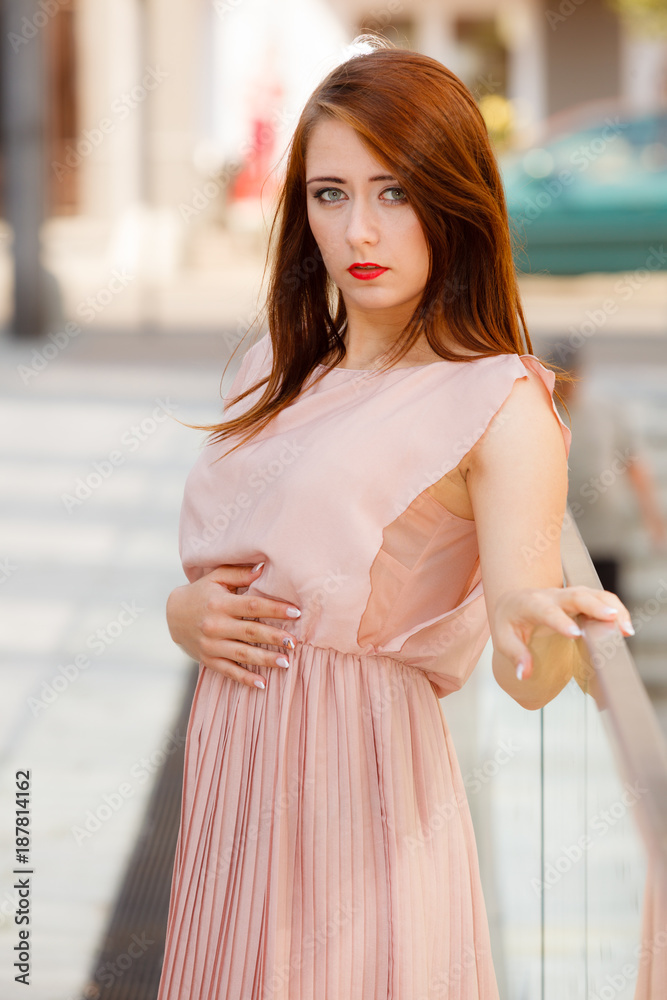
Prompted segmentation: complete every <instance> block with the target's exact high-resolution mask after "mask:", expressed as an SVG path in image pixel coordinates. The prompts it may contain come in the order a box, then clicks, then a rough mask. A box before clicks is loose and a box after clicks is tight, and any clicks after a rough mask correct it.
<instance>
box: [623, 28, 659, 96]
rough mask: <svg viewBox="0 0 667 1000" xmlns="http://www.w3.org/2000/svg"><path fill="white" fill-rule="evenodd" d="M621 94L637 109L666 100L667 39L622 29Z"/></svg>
mask: <svg viewBox="0 0 667 1000" xmlns="http://www.w3.org/2000/svg"><path fill="white" fill-rule="evenodd" d="M621 96H622V97H623V98H624V99H625V100H626V101H628V102H629V103H630V104H631V106H632V107H633V108H636V109H637V110H643V109H645V108H651V107H654V106H655V104H656V103H658V102H659V101H665V100H667V39H665V38H646V37H643V36H639V35H633V34H630V33H629V32H627V31H626V32H623V34H622V36H621Z"/></svg>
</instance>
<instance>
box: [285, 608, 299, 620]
mask: <svg viewBox="0 0 667 1000" xmlns="http://www.w3.org/2000/svg"><path fill="white" fill-rule="evenodd" d="M300 615H301V612H300V611H299V609H298V608H288V609H287V617H288V618H299V617H300Z"/></svg>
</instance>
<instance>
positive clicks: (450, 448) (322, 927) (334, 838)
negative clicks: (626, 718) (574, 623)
mask: <svg viewBox="0 0 667 1000" xmlns="http://www.w3.org/2000/svg"><path fill="white" fill-rule="evenodd" d="M270 366H271V343H270V338H269V336H268V334H266V335H265V336H264V337H263V338H262V339H261V340H260V341H259V342H258V343H257V344H255V345H254V346H253V347H252V348H251V349H250V350H249V351H248V352H247V353H246V355H245V357H244V359H243V363H242V365H241V368H240V370H239V373H238V374H237V377H236V379H235V381H234V384H233V385H232V388H231V391H230V395H234V394H236V393H237V392H238V391H239V390H240V388H241V387H242V386H243V387H247V386H248V385H250V384H252V383H254V382H255V381H256V379H257V377H258V376H260V375H263V374H266V373H267V372H268V371H269V370H270ZM527 368H530V369H531V370H532V371H534V372H537V373H538V375H539V376H540V378H541V379H542V381H543V383H544V385H545V388H546V390H547V393H548V395H545V402H547V403H548V401H549V400H550V401H551V402H550V405H551V407H552V408H553V412H554V414H555V415H556V417H557V419H558V421H559V425H560V427H561V429H562V433H563V438H564V442H565V447H566V452H569V445H570V431H569V429H568V428H567V426H566V425H565V424H564V423H563V421H562V420H561V418H560V416H559V414H558V411H557V410H556V407H555V404H554V402H553V396H552V392H553V385H554V375H553V373H552V372H550V371H549V370H548V369H546V368H544V367H543V366H542V365H541V363H540V362H539V361H538V360H537V358H535V357H534V356H533V355H517V354H503V355H499V356H496V357H491V358H476V359H473V360H471V361H466V362H449V361H442V362H435V363H432V364H429V365H426V366H422V367H419V368H403V369H400V368H397V369H393V370H391V371H388V372H384V373H381V374H377V373H374V372H357V371H353V370H345V369H333V370H331V371H329V372H328V373H327V374H326V375H325V376H324V378H323V379H322V380H321V381H320V382H319V383H318V384H317V385H312V381H313V378H314V377H315V374H319V373H320V371H321V368H318V369H317V370H316V373H314V374H313V375H312V376H311V377H310V378H309V379H308V382H307V383H306V386H305V387H304V389H303V390H302V392H301V394H300V395H299V397H298V399H297V400H296V401H295V402H294V403H293V404H292V405H291V406H289V407H288V408H287V409H286V410H284V411H283V412H282V413H280V414H279V416H278V417H277V418H275V419H274V421H273V422H272V423H271V424H270V425H269V427H267V428H265V429H264V430H263V431H262V432H261V433H260V434H259V436H258V437H257V438H255V439H253V440H252V441H251V442H249V443H247V444H245V445H244V446H243V447H241V448H240V449H239V450H238V451H236V452H234V454H232V455H229V456H228V457H226V458H222V459H221V460H220V461H219V462H218V463H217V464H216V463H215V462H214V459H215V458H217V457H218V456H219V455H221V454H223V453H224V452H225V451H226V450H228V449H229V448H230V447H231V446H232V444H233V443H235V439H234V440H232V439H228V440H227V441H225V442H223V443H222V444H218V445H206V446H205V447H204V448H203V450H202V452H201V454H200V456H199V458H198V459H197V461H196V464H195V466H194V468H193V469H192V471H191V473H190V475H189V477H188V479H187V483H186V487H185V496H184V501H183V508H182V514H181V527H180V553H181V558H182V562H183V567H184V569H185V572H186V575H187V577H188V580H189V581H191V582H192V581H194V580H196V579H197V578H198V577H200V576H201V575H202V574H204V573H206V572H208V571H209V570H211V569H212V568H213V567H216V566H218V565H221V564H224V563H243V564H250V565H254V564H255V563H258V562H260V561H262V560H264V561H265V566H264V569H263V571H262V573H261V574H260V575H259V577H258V578H257V581H256V582H255V583H253V584H252V585H251V586H250V588H248V591H247V592H252V593H256V594H259V595H262V596H265V597H271V598H276V599H279V600H285V601H288V602H291V603H293V604H294V605H295V606H296V607H298V608H300V609H301V612H302V614H301V617H300V618H298V619H296V620H291V619H280V620H278V619H266V621H267V622H269V623H270V624H273V625H278V626H280V627H281V628H284V629H286V630H288V631H289V632H291V634H292V635H293V637H294V640H295V643H296V649H295V650H294V652H291V653H288V654H287V655H288V658H289V659H290V666H289V668H288V669H285V668H281V667H257V668H253V669H256V670H257V671H258V672H260V673H261V674H262V675H263V676H264V678H265V682H266V690H265V691H262V690H260V689H258V688H255V687H252V686H245V685H241V684H239V683H238V682H236V681H234V680H231V679H229V678H227V677H224V676H223V675H221V674H220V673H218V672H215V671H212V670H210V669H207V668H205V667H203V666H201V667H200V674H199V680H198V684H197V689H196V692H195V695H194V700H193V705H192V710H191V715H190V721H189V725H188V733H187V744H186V753H185V772H184V783H183V803H182V810H181V826H180V832H179V838H178V845H177V849H176V858H175V862H174V874H173V883H172V890H171V901H170V908H169V919H168V927H167V938H166V950H165V959H164V966H163V971H162V978H161V984H160V990H159V994H158V1000H432V998H446V1000H497V998H498V988H497V985H496V978H495V974H494V969H493V964H492V960H491V950H490V942H489V929H488V922H487V915H486V909H485V904H484V898H483V895H482V889H481V884H480V876H479V867H478V858H477V851H476V845H475V837H474V833H473V827H472V823H471V818H470V812H469V809H468V803H467V800H466V795H465V789H464V785H463V780H462V776H461V772H460V769H459V765H458V761H457V758H456V753H455V751H454V746H453V743H452V739H451V736H450V732H449V728H448V726H447V722H446V720H445V717H444V715H443V712H442V708H441V704H440V702H439V700H438V699H439V698H442V697H444V696H445V695H447V694H448V693H450V692H451V691H455V690H456V689H458V688H460V687H461V686H462V685H463V684H464V683H465V681H466V679H467V678H468V677H469V676H470V673H471V672H472V670H473V668H474V666H475V664H476V662H477V660H478V658H479V655H480V653H481V652H482V649H483V647H484V646H485V644H486V642H487V639H488V638H489V626H488V620H487V617H486V609H485V603H484V595H483V591H482V581H481V575H480V566H479V556H478V549H477V541H476V534H475V523H474V521H472V520H469V519H466V518H463V517H459V516H456V515H454V514H452V513H450V512H449V511H448V510H446V509H445V508H444V507H443V506H442V505H441V504H440V503H438V502H437V501H436V500H435V498H434V497H432V496H431V495H430V494H429V493H427V492H426V488H427V487H428V486H429V485H431V484H432V483H435V482H436V481H437V480H439V479H440V478H442V476H443V475H444V474H445V473H446V472H448V471H449V470H451V469H453V468H454V467H455V466H456V465H458V463H459V461H460V460H461V458H462V457H463V456H464V455H465V454H466V453H467V452H468V451H469V450H470V448H471V447H472V446H473V444H474V443H475V441H476V440H477V439H478V438H479V437H480V436H481V434H482V433H483V432H484V430H485V428H486V427H487V425H489V423H490V422H491V420H492V418H493V416H494V414H496V412H497V411H498V409H499V408H500V406H501V405H502V403H503V401H504V400H505V399H506V398H507V396H508V395H509V393H510V391H511V389H512V386H513V384H514V382H515V380H516V379H517V378H523V377H526V376H527V373H526V369H527ZM262 391H263V390H262V389H260V390H257V391H256V392H255V393H252V394H251V395H250V396H248V397H246V398H245V399H244V400H242V401H241V402H240V403H238V404H237V408H234V407H228V408H227V410H226V414H227V415H232V414H233V413H235V412H237V409H238V412H239V413H240V412H242V410H243V409H244V408H246V407H249V406H250V405H251V403H252V402H254V401H255V400H256V399H257V398H258V397H259V396H260V395H261V393H262ZM228 398H229V397H228ZM500 419H501V418H500ZM243 592H245V591H243V590H239V593H243ZM266 648H271V649H272V650H273V651H274V652H275V653H276V655H278V652H279V651H278V649H277V648H274V647H266Z"/></svg>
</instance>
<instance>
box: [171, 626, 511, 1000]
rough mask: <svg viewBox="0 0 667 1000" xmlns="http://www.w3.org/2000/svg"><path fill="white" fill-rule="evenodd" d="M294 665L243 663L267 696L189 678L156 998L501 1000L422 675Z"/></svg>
mask: <svg viewBox="0 0 667 1000" xmlns="http://www.w3.org/2000/svg"><path fill="white" fill-rule="evenodd" d="M264 648H270V647H267V646H265V647H264ZM290 661H291V662H290V666H289V668H287V669H284V668H280V667H275V668H273V667H256V668H253V669H255V670H257V671H258V672H259V673H261V674H262V676H263V677H264V679H265V683H266V690H264V691H262V690H260V689H258V688H255V687H248V686H245V685H242V684H239V683H238V682H236V681H233V680H231V679H230V678H227V677H224V676H223V675H221V674H219V673H218V672H216V671H213V670H210V669H208V668H206V667H203V666H200V668H199V669H200V674H199V680H198V683H197V687H196V691H195V695H194V699H193V704H192V709H191V713H190V719H189V723H188V730H187V739H186V746H185V765H184V776H183V799H182V806H181V823H180V830H179V835H178V843H177V847H176V856H175V859H174V869H173V880H172V886H171V897H170V904H169V915H168V923H167V934H166V941H165V955H164V963H163V968H162V976H161V981H160V988H159V993H158V997H157V1000H435V998H439V1000H440V998H441V1000H445V998H446V1000H498V988H497V985H496V978H495V974H494V969H493V964H492V959H491V949H490V940H489V929H488V922H487V915H486V909H485V904H484V899H483V895H482V889H481V883H480V877H479V866H478V858H477V850H476V846H475V838H474V833H473V827H472V822H471V818H470V812H469V808H468V803H467V800H466V796H465V790H464V785H463V781H462V777H461V773H460V769H459V765H458V761H457V759H456V754H455V751H454V746H453V743H452V740H451V736H450V732H449V728H448V726H447V723H446V720H445V717H444V715H443V713H442V710H441V706H440V702H439V700H438V697H437V695H436V693H435V691H434V689H433V687H432V686H431V683H430V681H429V680H428V678H427V677H426V675H425V674H424V673H423V672H422V671H421V670H419V669H418V668H416V667H412V666H410V665H406V664H404V663H401V662H400V661H398V660H397V659H395V658H393V657H389V656H382V655H380V656H359V655H356V654H353V653H343V652H340V651H338V650H335V649H328V648H322V647H318V646H312V645H309V644H307V643H297V647H296V650H294V652H292V653H291V654H290Z"/></svg>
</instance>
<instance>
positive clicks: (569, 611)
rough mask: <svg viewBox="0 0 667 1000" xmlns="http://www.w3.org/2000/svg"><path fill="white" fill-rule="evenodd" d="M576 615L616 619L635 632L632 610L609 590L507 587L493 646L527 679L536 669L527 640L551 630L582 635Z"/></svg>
mask: <svg viewBox="0 0 667 1000" xmlns="http://www.w3.org/2000/svg"><path fill="white" fill-rule="evenodd" d="M574 615H586V616H587V617H588V618H596V619H598V620H599V621H604V622H616V623H617V624H618V627H619V628H620V630H621V634H622V635H624V636H627V635H633V634H634V629H633V628H632V622H631V620H630V612H629V611H628V609H627V608H626V607H625V605H624V604H623V603H622V601H621V600H620V599H619V598H618V597H617V596H616V594H612V593H611V592H610V591H608V590H596V589H593V588H592V587H583V586H575V587H540V588H537V587H524V588H521V589H520V590H509V591H506V592H505V593H504V594H502V595H501V597H500V598H499V599H498V601H497V603H496V607H495V611H494V630H493V634H494V640H493V645H494V649H496V650H498V651H499V652H500V653H502V654H503V655H504V656H506V657H507V658H508V659H509V660H511V661H512V662H513V663H514V665H515V667H516V674H517V677H518V678H519V680H524V679H525V678H528V677H530V676H531V674H532V672H533V658H532V655H531V652H530V649H529V647H528V643H530V642H531V640H532V639H534V638H541V637H542V636H545V635H548V634H550V633H551V634H553V633H559V634H560V635H564V636H571V637H572V638H575V637H577V636H580V635H582V632H581V629H580V628H579V626H578V625H577V623H576V621H575V620H574V618H573V617H572V616H574Z"/></svg>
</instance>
